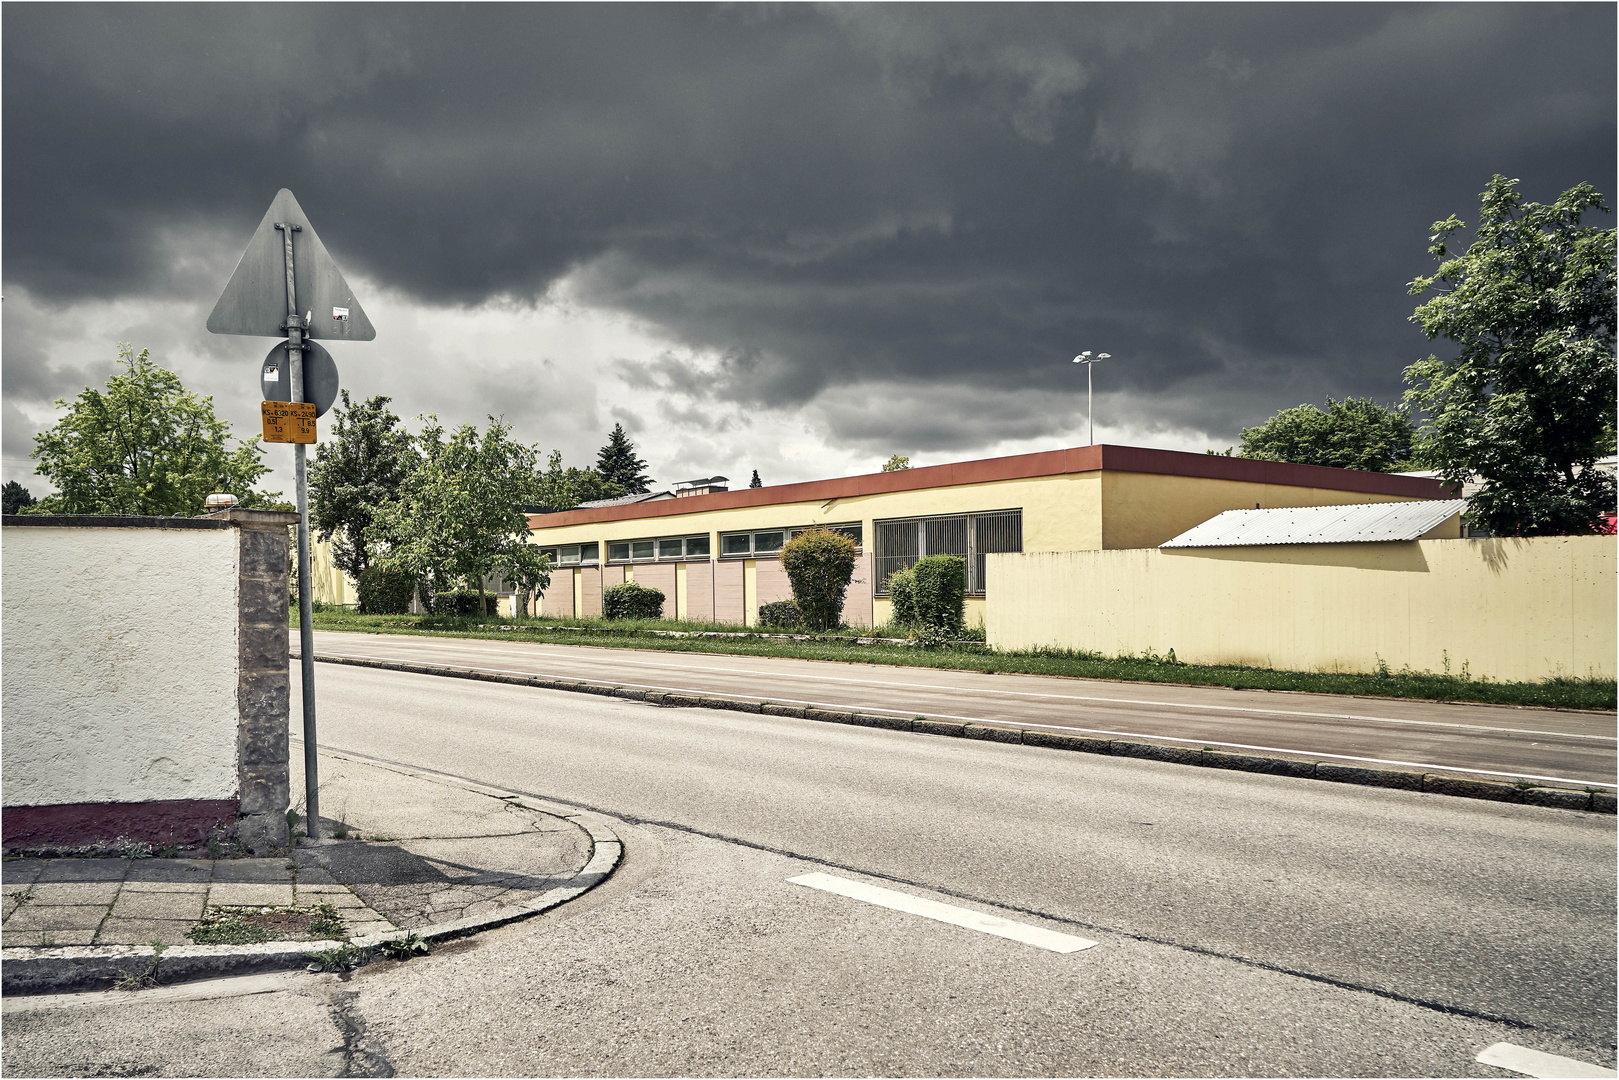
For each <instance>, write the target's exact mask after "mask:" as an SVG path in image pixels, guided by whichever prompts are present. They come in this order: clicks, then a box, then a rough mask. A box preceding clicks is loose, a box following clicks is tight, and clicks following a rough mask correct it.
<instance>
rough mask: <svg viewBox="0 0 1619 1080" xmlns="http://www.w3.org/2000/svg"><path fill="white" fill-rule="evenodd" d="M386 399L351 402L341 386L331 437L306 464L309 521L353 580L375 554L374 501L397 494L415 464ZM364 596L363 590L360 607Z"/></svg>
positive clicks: (377, 503) (407, 436)
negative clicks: (369, 535)
mask: <svg viewBox="0 0 1619 1080" xmlns="http://www.w3.org/2000/svg"><path fill="white" fill-rule="evenodd" d="M390 400H392V399H391V398H387V397H383V396H382V395H380V394H379V395H377V396H376V397H373V398H371V399H370V400H369V401H365V402H362V403H360V404H358V405H356V404H354V403H353V402H351V401H350V400H349V392H348V391H347V390H344V391H343V405H342V407H341V408H339V409H336V410H334V411H333V413H332V428H331V438H329V439H328V440H327V441H326V442H325V443H322V444H321V446H320V448H319V449H318V450H316V451H315V460H314V462H313V463H312V465H311V466H310V469H309V522H310V524H311V525H312V526H313V527H314V529H315V532H316V534H317V535H318V536H319V537H320V538H321V539H322V540H330V541H331V542H332V562H333V563H335V564H336V565H337V568H338V569H340V570H342V571H343V573H345V574H347V575H348V576H349V577H350V578H352V579H353V580H354V581H355V582H359V581H360V579H361V577H362V576H363V575H364V574H365V572H366V571H367V570H369V569H370V568H371V564H372V563H373V562H374V561H375V560H376V555H377V550H376V543H375V542H374V541H372V540H369V539H368V538H367V537H366V530H367V529H369V528H370V527H371V524H372V522H374V521H375V520H376V516H377V509H378V507H381V506H383V505H384V504H386V503H390V502H393V501H394V500H395V499H397V498H398V497H399V490H400V487H401V486H402V485H403V484H404V482H405V477H406V475H408V474H409V472H410V470H411V468H412V467H414V465H415V464H416V454H415V451H414V450H413V449H412V448H411V438H410V433H409V432H408V431H406V430H405V429H404V428H403V427H401V426H400V424H399V417H397V416H395V415H394V414H393V412H392V411H391V410H389V408H388V402H389V401H390ZM364 597H365V592H364V590H362V592H361V604H362V607H364V606H365V605H364Z"/></svg>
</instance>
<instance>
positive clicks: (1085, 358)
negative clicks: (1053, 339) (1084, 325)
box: [1074, 349, 1113, 446]
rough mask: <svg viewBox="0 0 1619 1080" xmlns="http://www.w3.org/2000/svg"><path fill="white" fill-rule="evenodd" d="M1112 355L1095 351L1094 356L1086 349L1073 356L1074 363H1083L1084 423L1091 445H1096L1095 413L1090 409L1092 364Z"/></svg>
mask: <svg viewBox="0 0 1619 1080" xmlns="http://www.w3.org/2000/svg"><path fill="white" fill-rule="evenodd" d="M1112 355H1113V354H1112V353H1097V354H1096V355H1095V356H1092V355H1091V351H1090V350H1089V349H1086V350H1085V351H1084V352H1082V353H1080V354H1079V355H1078V356H1076V357H1074V363H1076V364H1084V365H1085V423H1086V425H1087V426H1088V427H1089V428H1090V435H1089V436H1088V438H1089V439H1090V444H1091V445H1092V446H1095V445H1096V414H1095V412H1094V411H1093V410H1092V409H1091V371H1092V370H1093V368H1092V365H1093V364H1097V363H1100V362H1101V361H1103V360H1106V359H1107V358H1108V357H1110V356H1112Z"/></svg>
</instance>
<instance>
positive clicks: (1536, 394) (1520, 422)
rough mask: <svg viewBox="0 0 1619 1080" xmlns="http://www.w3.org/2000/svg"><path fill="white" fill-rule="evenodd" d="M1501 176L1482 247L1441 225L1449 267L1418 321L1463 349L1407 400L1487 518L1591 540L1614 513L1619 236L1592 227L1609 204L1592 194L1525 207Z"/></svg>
mask: <svg viewBox="0 0 1619 1080" xmlns="http://www.w3.org/2000/svg"><path fill="white" fill-rule="evenodd" d="M1517 184H1518V181H1517V180H1508V179H1506V178H1505V177H1502V176H1499V175H1497V176H1496V177H1495V178H1493V179H1492V180H1491V181H1490V185H1489V187H1487V188H1486V189H1485V190H1484V192H1483V195H1482V204H1481V206H1480V208H1479V224H1478V228H1477V230H1476V231H1475V234H1474V240H1473V243H1472V244H1471V245H1469V246H1468V248H1467V250H1466V251H1465V252H1463V253H1462V254H1460V255H1455V254H1452V252H1451V250H1450V241H1451V238H1452V237H1453V236H1454V235H1455V234H1456V233H1457V232H1459V231H1461V230H1462V229H1464V228H1465V227H1466V226H1465V224H1464V223H1463V222H1462V221H1461V220H1460V219H1459V218H1457V217H1455V216H1454V215H1453V216H1451V217H1449V218H1446V219H1445V220H1444V221H1439V222H1435V223H1434V226H1433V235H1432V236H1431V237H1430V238H1429V239H1430V242H1431V246H1430V247H1429V248H1428V251H1429V253H1430V254H1431V255H1433V257H1434V258H1435V259H1437V260H1438V261H1439V268H1438V270H1437V271H1436V272H1435V273H1434V274H1433V275H1431V276H1429V277H1419V278H1417V279H1416V280H1415V281H1413V282H1411V285H1410V292H1411V295H1413V296H1420V295H1422V294H1424V293H1427V292H1429V291H1430V290H1432V291H1435V292H1437V293H1438V295H1436V296H1434V297H1433V298H1432V299H1430V300H1428V301H1427V302H1425V303H1423V304H1422V305H1421V306H1419V307H1418V308H1417V309H1416V311H1415V313H1414V314H1412V316H1411V321H1413V322H1415V323H1416V324H1417V325H1418V326H1420V327H1421V328H1422V332H1423V333H1424V334H1426V335H1427V336H1428V340H1430V341H1432V340H1434V339H1435V338H1441V337H1443V338H1447V339H1449V340H1450V341H1453V342H1455V343H1456V345H1457V346H1458V347H1459V348H1458V350H1457V352H1456V355H1455V357H1454V358H1453V359H1450V360H1440V359H1439V358H1438V357H1436V356H1429V357H1428V358H1427V359H1426V360H1421V361H1418V362H1417V363H1415V364H1412V365H1411V366H1410V367H1408V368H1406V371H1405V378H1406V381H1407V383H1409V384H1410V389H1409V390H1408V391H1407V392H1406V402H1407V403H1408V404H1409V405H1411V406H1412V407H1414V408H1417V409H1420V410H1423V411H1424V412H1425V413H1426V414H1427V421H1426V423H1425V424H1424V425H1423V429H1422V433H1421V442H1420V447H1421V452H1422V453H1423V455H1424V456H1425V457H1426V458H1427V459H1429V461H1430V462H1431V463H1432V465H1433V466H1434V467H1435V468H1436V469H1437V470H1438V471H1439V474H1440V475H1441V476H1442V477H1443V478H1444V479H1446V480H1449V481H1451V482H1452V483H1455V484H1458V485H1459V484H1460V483H1461V482H1463V481H1464V480H1467V479H1470V478H1475V477H1476V478H1477V479H1479V480H1482V481H1483V488H1482V489H1481V490H1480V491H1479V493H1478V494H1477V495H1475V496H1474V497H1473V499H1472V502H1471V505H1470V507H1469V512H1470V514H1471V516H1472V517H1473V518H1474V520H1476V521H1478V522H1479V523H1481V524H1483V525H1484V526H1485V527H1487V528H1488V529H1490V531H1492V532H1494V533H1497V534H1498V535H1518V536H1534V535H1547V534H1566V533H1582V532H1590V531H1593V530H1594V529H1596V528H1597V527H1598V523H1599V521H1600V520H1601V518H1602V517H1603V516H1604V515H1606V514H1610V513H1612V512H1613V507H1614V481H1613V477H1612V476H1610V475H1608V474H1607V473H1604V472H1602V471H1601V470H1599V469H1597V468H1596V467H1595V462H1596V460H1597V459H1598V458H1599V457H1602V456H1603V455H1605V454H1611V453H1613V450H1614V411H1615V410H1614V379H1615V368H1614V324H1615V306H1616V305H1615V289H1614V254H1615V248H1614V230H1613V229H1602V228H1600V227H1598V226H1596V225H1586V224H1584V223H1583V221H1582V219H1583V217H1584V215H1585V214H1586V213H1588V212H1590V211H1600V212H1607V210H1608V207H1607V205H1606V204H1605V203H1604V201H1603V197H1602V196H1601V195H1599V194H1598V193H1597V192H1596V190H1595V189H1594V188H1592V187H1591V185H1590V184H1579V185H1577V186H1575V187H1572V188H1569V189H1568V190H1567V191H1565V192H1563V194H1562V195H1561V196H1560V197H1559V198H1558V200H1557V201H1556V202H1554V203H1552V204H1550V205H1544V204H1541V203H1534V202H1525V201H1524V200H1523V197H1522V196H1521V195H1520V194H1519V193H1518V190H1517Z"/></svg>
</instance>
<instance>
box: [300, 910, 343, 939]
mask: <svg viewBox="0 0 1619 1080" xmlns="http://www.w3.org/2000/svg"><path fill="white" fill-rule="evenodd" d="M309 936H310V937H311V938H313V939H315V940H316V941H347V940H348V938H349V935H348V931H347V930H345V929H344V928H343V918H342V916H340V915H338V913H337V909H336V908H334V907H333V906H332V905H330V904H320V905H317V906H316V908H315V918H314V919H312V920H311V921H310V923H309Z"/></svg>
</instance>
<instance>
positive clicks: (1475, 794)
mask: <svg viewBox="0 0 1619 1080" xmlns="http://www.w3.org/2000/svg"><path fill="white" fill-rule="evenodd" d="M297 655H298V654H297V653H293V654H292V656H293V657H294V658H296V657H297ZM315 660H316V661H317V662H319V663H323V664H339V665H344V666H348V667H368V668H380V669H382V670H384V671H403V672H407V673H409V674H413V675H441V676H450V677H453V678H461V679H476V680H479V681H483V682H517V683H520V684H522V685H525V686H533V687H538V688H541V689H552V690H572V691H575V692H583V693H591V694H608V695H611V696H613V697H620V698H628V699H630V700H632V701H647V702H651V703H653V704H657V705H663V706H670V707H686V708H705V709H730V710H733V711H736V712H745V713H762V714H763V715H765V716H785V717H791V718H793V719H798V720H816V721H820V722H822V723H833V724H849V725H854V726H858V727H878V728H886V729H888V730H890V731H910V732H915V733H917V734H924V735H943V736H946V737H948V738H962V739H980V740H984V741H989V742H1005V743H1021V744H1022V745H1024V746H1038V747H1044V748H1046V749H1049V750H1069V751H1077V752H1079V753H1082V754H1103V755H1109V756H1112V757H1133V758H1144V759H1147V760H1151V761H1166V762H1171V763H1174V764H1178V765H1195V766H1199V767H1202V768H1212V769H1226V770H1230V771H1234V772H1252V773H1264V774H1270V775H1275V776H1289V777H1294V778H1297V779H1304V780H1325V781H1328V782H1330V783H1338V784H1359V785H1362V786H1365V787H1381V788H1393V789H1396V790H1402V791H1417V792H1422V793H1423V794H1428V795H1450V796H1453V797H1457V798H1463V799H1482V800H1486V801H1490V802H1506V803H1519V804H1523V805H1528V806H1547V807H1554V808H1556V809H1560V810H1580V811H1585V812H1589V813H1596V814H1613V813H1615V811H1616V801H1619V792H1611V791H1582V790H1575V789H1572V788H1553V787H1528V788H1520V787H1518V786H1517V785H1516V784H1513V783H1509V782H1507V781H1504V780H1483V779H1472V778H1465V777H1458V776H1453V775H1450V774H1448V773H1424V772H1418V771H1416V770H1413V769H1383V768H1378V767H1376V766H1363V765H1346V764H1341V763H1339V762H1336V761H1313V760H1311V759H1310V758H1309V757H1308V756H1307V755H1305V756H1300V755H1293V756H1284V755H1274V756H1273V755H1265V754H1253V753H1241V754H1239V753H1233V752H1230V751H1226V750H1215V749H1211V748H1202V747H1197V746H1187V745H1179V744H1177V743H1175V742H1171V741H1166V742H1139V741H1137V740H1135V739H1109V738H1100V737H1097V736H1094V735H1084V734H1080V733H1077V732H1076V733H1073V734H1069V733H1066V732H1055V731H1031V730H1029V729H1026V728H1015V727H1006V728H1003V727H994V726H991V725H987V724H973V723H961V722H955V721H949V720H928V719H925V718H923V717H919V716H917V717H907V716H903V715H895V714H887V715H884V714H872V713H857V712H844V711H841V710H836V709H821V708H818V707H816V706H813V705H811V706H807V707H801V706H796V705H778V704H776V703H774V702H770V701H755V700H753V699H751V698H747V699H742V698H726V697H710V696H706V695H705V696H700V697H699V696H692V695H689V694H679V693H671V692H665V691H659V690H631V689H626V688H624V687H617V686H611V685H609V684H605V683H585V682H575V681H571V680H563V679H549V678H545V677H544V676H538V675H536V676H529V677H526V678H525V677H523V676H508V675H499V674H496V673H494V672H478V671H476V670H475V669H471V668H451V667H436V666H433V665H430V664H414V663H405V662H402V661H393V660H372V659H369V658H361V657H353V656H320V655H317V656H316V657H315ZM7 951H8V952H9V951H10V950H7Z"/></svg>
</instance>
